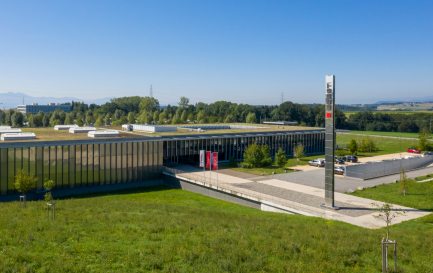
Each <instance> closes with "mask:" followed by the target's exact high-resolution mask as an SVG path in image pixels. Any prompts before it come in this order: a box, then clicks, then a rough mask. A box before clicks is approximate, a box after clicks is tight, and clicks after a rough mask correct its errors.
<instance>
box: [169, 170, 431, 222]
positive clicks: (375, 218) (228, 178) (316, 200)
mask: <svg viewBox="0 0 433 273" xmlns="http://www.w3.org/2000/svg"><path fill="white" fill-rule="evenodd" d="M428 171H429V172H430V173H431V172H433V168H431V169H430V170H428ZM165 173H166V174H169V175H172V176H176V177H177V178H179V179H182V180H185V181H188V182H190V183H195V184H198V185H201V186H205V187H208V188H210V189H214V190H217V191H220V192H226V193H228V194H231V195H237V196H239V197H242V198H246V199H250V200H254V201H258V202H260V203H261V207H262V210H267V211H278V212H286V213H296V214H302V215H307V216H315V217H322V218H325V219H331V220H337V221H342V222H346V223H350V224H353V225H357V226H361V227H365V228H381V227H384V226H386V223H385V221H384V220H383V219H380V217H379V214H380V212H378V211H377V206H381V205H383V203H382V202H378V201H374V200H370V199H366V198H360V197H356V196H352V195H349V194H345V193H343V192H345V190H346V189H347V187H348V186H347V185H345V183H349V184H350V187H354V186H357V185H359V183H364V184H361V185H364V186H366V184H365V182H367V183H371V185H373V184H375V183H379V181H373V182H372V181H371V180H368V181H362V180H357V179H351V180H350V181H348V180H340V178H337V182H336V184H337V192H336V193H335V201H336V206H337V207H339V209H338V210H333V209H325V208H323V207H322V206H321V205H322V204H323V203H324V195H325V193H324V190H323V184H324V170H323V169H316V170H314V171H305V172H294V173H287V174H279V175H272V176H256V175H250V174H245V173H240V172H236V171H234V170H220V171H217V172H215V171H213V172H209V171H205V172H203V171H202V170H200V169H197V168H194V167H192V166H187V165H180V166H178V167H176V168H175V169H168V168H166V170H165ZM408 175H417V174H414V173H412V172H408ZM386 181H391V182H392V181H393V179H389V177H388V178H384V180H382V183H383V182H386ZM373 204H375V205H373ZM393 211H394V213H396V214H397V215H396V218H394V220H393V224H396V223H400V222H403V221H407V220H411V219H415V218H418V217H422V216H425V215H428V214H429V213H430V212H428V211H420V210H417V209H412V208H408V207H403V206H399V205H393ZM403 212H404V213H403Z"/></svg>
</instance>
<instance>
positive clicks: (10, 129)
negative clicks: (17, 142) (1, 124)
mask: <svg viewBox="0 0 433 273" xmlns="http://www.w3.org/2000/svg"><path fill="white" fill-rule="evenodd" d="M21 132H22V130H21V129H20V128H9V129H7V128H6V129H2V128H0V134H8V133H21Z"/></svg>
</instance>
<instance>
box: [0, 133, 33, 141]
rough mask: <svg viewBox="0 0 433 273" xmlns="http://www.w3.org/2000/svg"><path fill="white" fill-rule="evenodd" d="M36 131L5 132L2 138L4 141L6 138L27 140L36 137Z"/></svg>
mask: <svg viewBox="0 0 433 273" xmlns="http://www.w3.org/2000/svg"><path fill="white" fill-rule="evenodd" d="M35 138H36V135H35V133H5V134H2V135H1V137H0V139H1V140H2V141H5V140H27V139H35Z"/></svg>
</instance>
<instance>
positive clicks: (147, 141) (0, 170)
mask: <svg viewBox="0 0 433 273" xmlns="http://www.w3.org/2000/svg"><path fill="white" fill-rule="evenodd" d="M252 143H257V144H266V145H268V146H269V147H270V151H271V154H272V155H274V154H275V153H276V151H277V150H278V148H279V147H282V148H283V149H284V150H285V151H286V153H287V154H288V155H293V149H294V147H295V146H296V145H297V144H298V143H302V144H303V145H304V147H305V154H307V155H313V154H323V153H324V131H323V130H303V131H281V132H260V133H258V132H256V133H240V134H239V133H230V134H207V135H206V134H203V135H184V136H166V137H136V138H117V139H89V140H65V141H40V142H8V143H0V194H1V195H7V194H14V193H16V192H15V190H14V179H15V175H16V174H17V172H18V171H19V170H24V171H25V172H26V173H28V174H30V175H33V176H36V177H37V188H38V189H39V190H40V189H42V187H43V181H45V180H47V179H52V180H54V181H55V187H56V188H57V189H61V188H64V189H71V188H76V187H83V186H99V185H111V184H125V183H133V182H134V183H141V184H143V185H146V183H147V181H149V180H150V179H153V178H157V177H159V176H161V174H162V167H163V166H164V165H173V164H179V163H187V164H188V163H189V164H194V165H195V164H198V156H199V151H200V150H202V149H203V150H210V151H215V152H218V157H219V161H228V160H242V158H243V153H244V151H245V149H246V147H248V145H250V144H252Z"/></svg>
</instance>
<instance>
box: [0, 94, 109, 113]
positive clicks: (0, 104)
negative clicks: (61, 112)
mask: <svg viewBox="0 0 433 273" xmlns="http://www.w3.org/2000/svg"><path fill="white" fill-rule="evenodd" d="M111 99H112V98H100V99H88V100H83V99H80V98H76V97H59V98H56V97H34V96H30V95H28V94H25V93H21V92H7V93H0V108H1V109H11V108H16V107H17V105H20V104H23V102H24V104H33V103H37V104H41V105H42V104H49V103H66V102H72V101H79V102H84V103H87V104H91V103H94V104H104V103H106V102H108V101H110V100H111Z"/></svg>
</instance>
